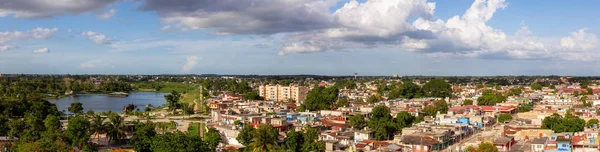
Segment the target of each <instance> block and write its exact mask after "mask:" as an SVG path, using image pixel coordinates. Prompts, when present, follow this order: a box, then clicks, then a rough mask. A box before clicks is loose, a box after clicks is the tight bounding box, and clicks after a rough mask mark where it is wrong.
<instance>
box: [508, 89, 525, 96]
mask: <svg viewBox="0 0 600 152" xmlns="http://www.w3.org/2000/svg"><path fill="white" fill-rule="evenodd" d="M521 93H523V92H522V90H521V88H511V89H509V92H508V95H509V96H521Z"/></svg>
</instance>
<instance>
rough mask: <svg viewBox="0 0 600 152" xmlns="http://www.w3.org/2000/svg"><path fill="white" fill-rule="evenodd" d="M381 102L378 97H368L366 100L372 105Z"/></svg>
mask: <svg viewBox="0 0 600 152" xmlns="http://www.w3.org/2000/svg"><path fill="white" fill-rule="evenodd" d="M379 101H381V99H380V98H379V97H378V95H373V96H371V97H369V99H367V102H369V103H370V104H374V103H377V102H379Z"/></svg>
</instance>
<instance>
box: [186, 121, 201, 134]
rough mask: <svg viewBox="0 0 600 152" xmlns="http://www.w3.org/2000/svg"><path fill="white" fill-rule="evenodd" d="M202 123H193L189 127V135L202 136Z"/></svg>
mask: <svg viewBox="0 0 600 152" xmlns="http://www.w3.org/2000/svg"><path fill="white" fill-rule="evenodd" d="M199 128H200V123H191V124H190V126H189V127H188V135H200V130H198V129H199Z"/></svg>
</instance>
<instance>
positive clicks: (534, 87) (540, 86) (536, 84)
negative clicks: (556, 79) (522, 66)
mask: <svg viewBox="0 0 600 152" xmlns="http://www.w3.org/2000/svg"><path fill="white" fill-rule="evenodd" d="M530 87H531V89H532V90H542V85H541V84H539V83H537V82H534V83H532V84H531V85H530Z"/></svg>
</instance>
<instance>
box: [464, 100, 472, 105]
mask: <svg viewBox="0 0 600 152" xmlns="http://www.w3.org/2000/svg"><path fill="white" fill-rule="evenodd" d="M463 105H473V100H471V99H466V100H465V101H463Z"/></svg>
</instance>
